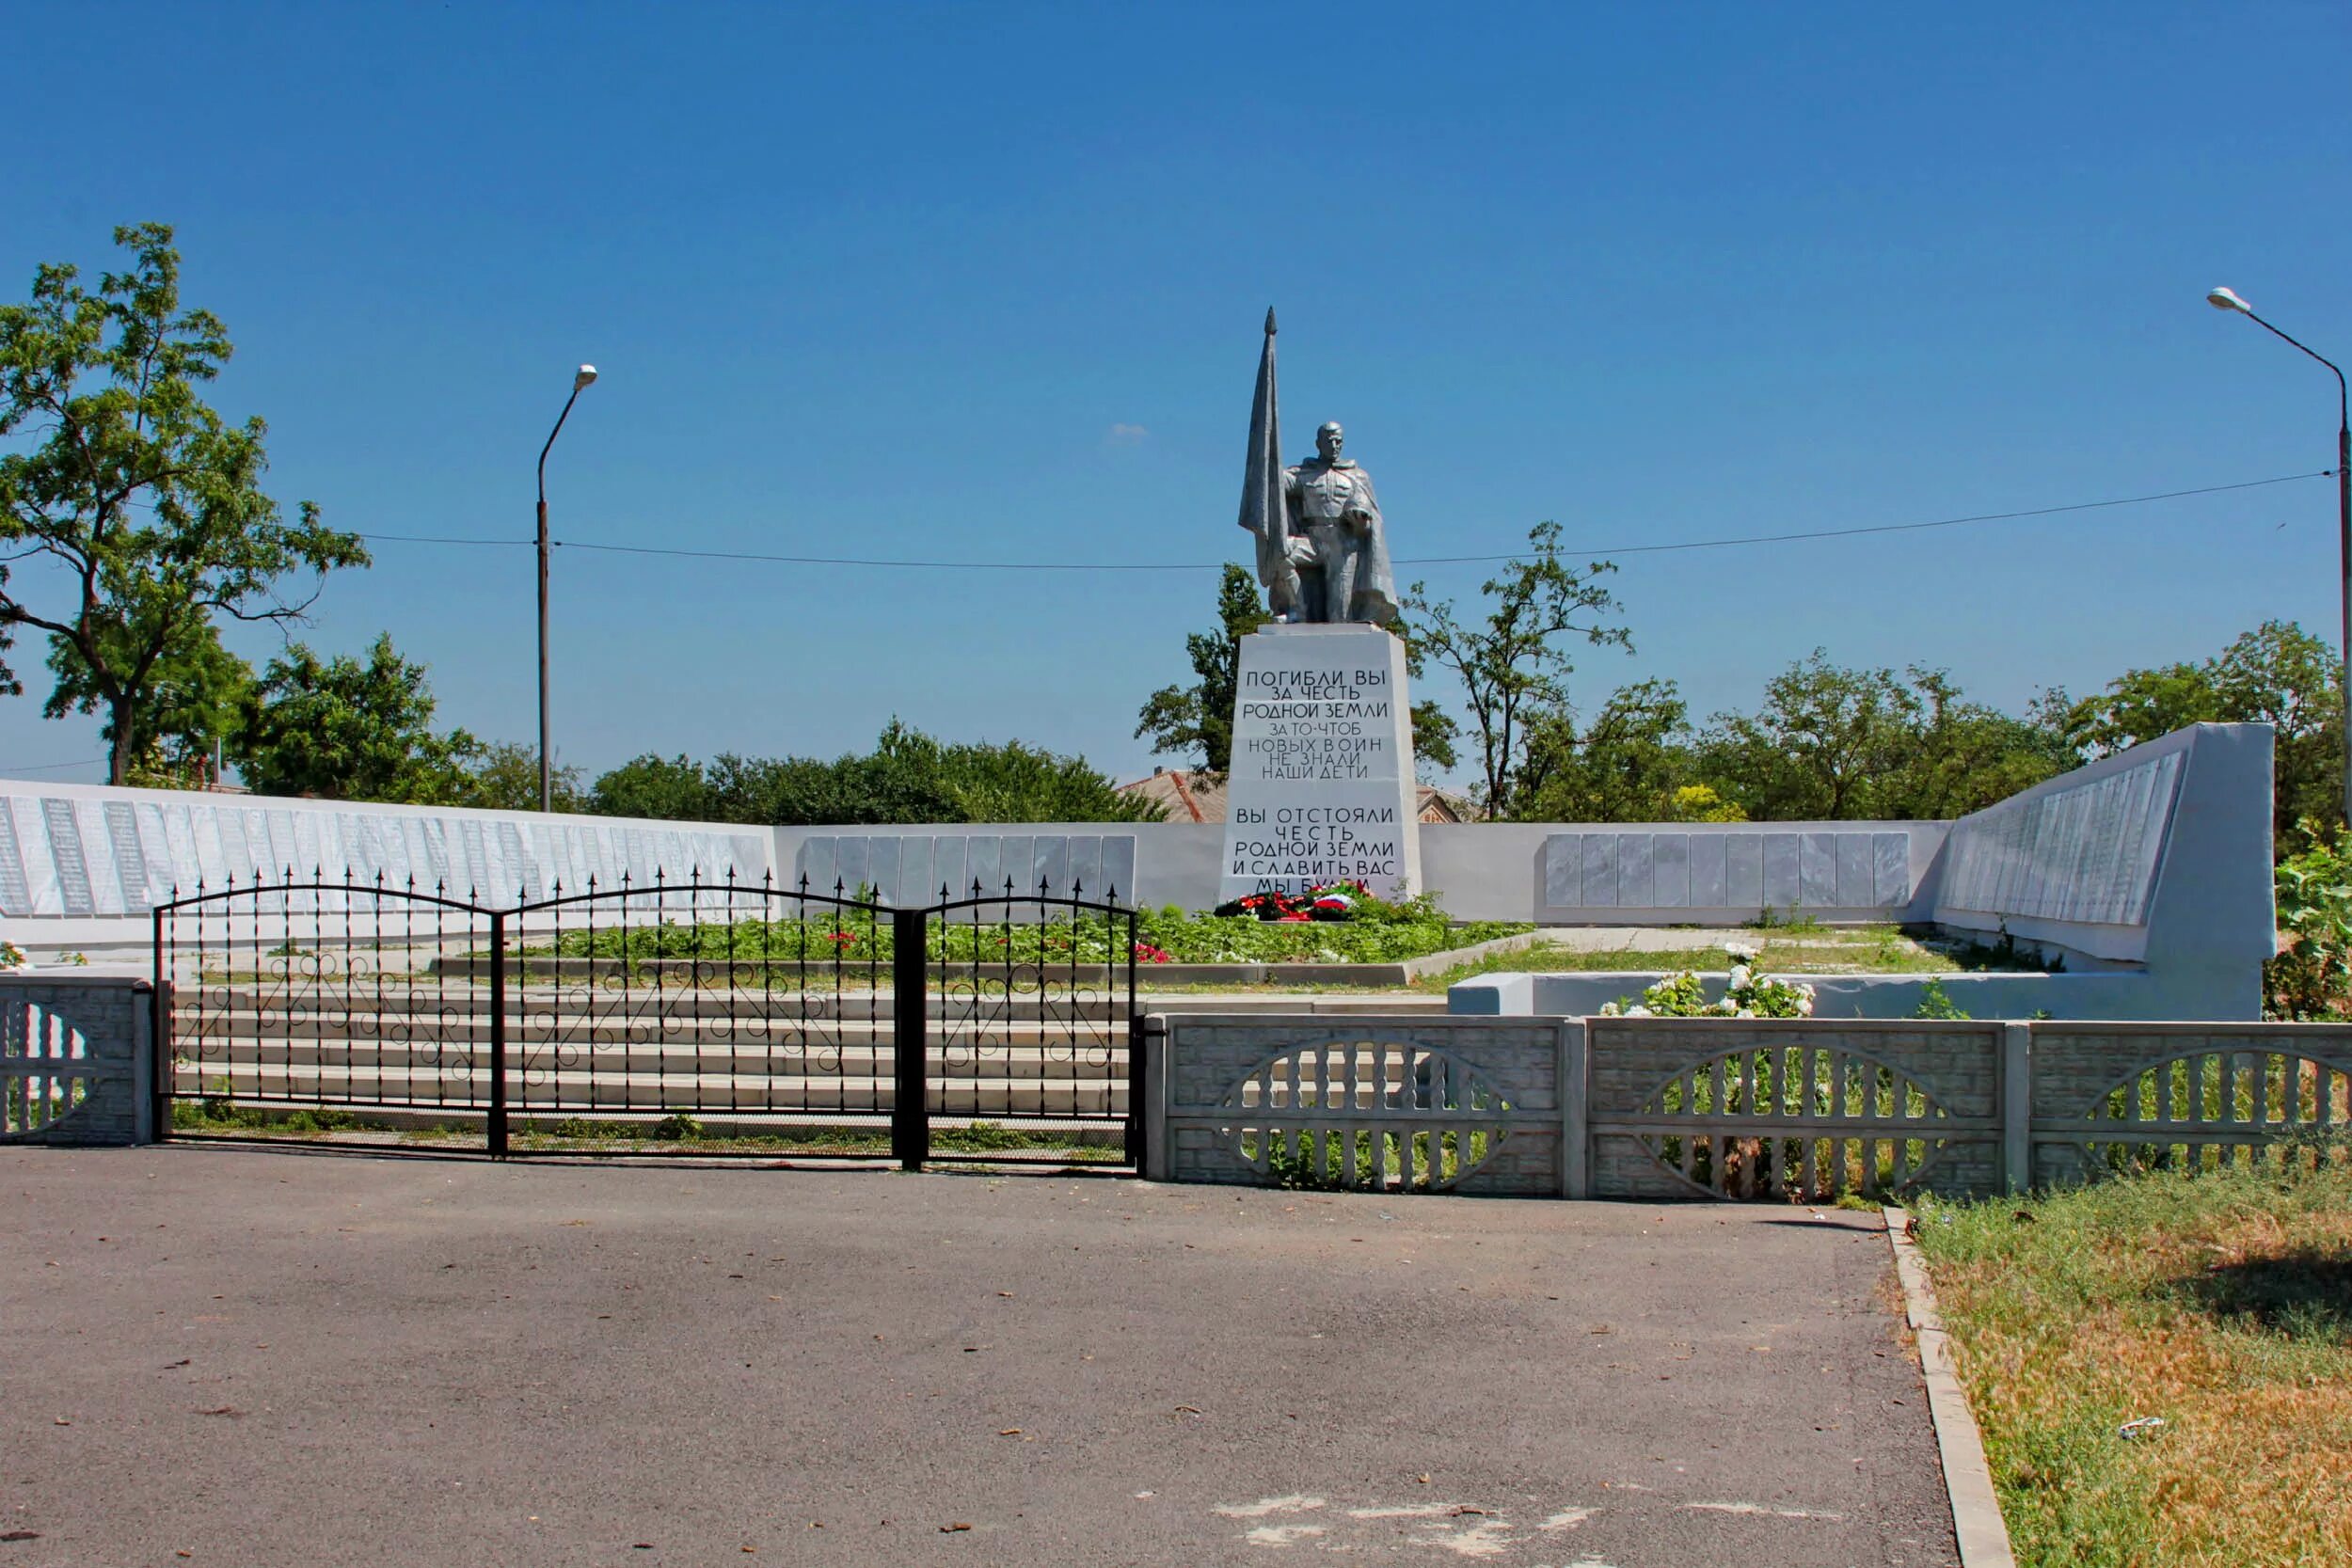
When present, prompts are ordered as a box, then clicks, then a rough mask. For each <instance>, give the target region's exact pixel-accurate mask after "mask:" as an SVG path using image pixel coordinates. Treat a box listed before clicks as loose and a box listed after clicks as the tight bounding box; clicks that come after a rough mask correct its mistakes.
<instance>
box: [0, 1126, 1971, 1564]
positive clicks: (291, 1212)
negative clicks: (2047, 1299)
mask: <svg viewBox="0 0 2352 1568" xmlns="http://www.w3.org/2000/svg"><path fill="white" fill-rule="evenodd" d="M0 1192H5V1193H6V1194H7V1195H8V1209H9V1223H8V1227H7V1228H6V1231H5V1238H6V1239H5V1240H4V1241H0V1354H4V1355H5V1357H6V1364H7V1365H8V1369H9V1372H8V1383H7V1388H8V1396H7V1398H6V1400H5V1402H0V1452H5V1453H6V1454H7V1455H8V1463H7V1465H6V1466H5V1479H4V1480H0V1535H12V1536H15V1537H17V1539H13V1540H0V1568H20V1565H27V1568H29V1565H35V1564H39V1565H43V1568H47V1565H52V1564H56V1565H81V1564H88V1565H92V1568H96V1565H105V1568H123V1565H134V1564H155V1565H157V1568H178V1565H180V1564H183V1563H188V1562H194V1563H197V1564H203V1563H207V1562H211V1563H219V1564H240V1565H247V1564H278V1563H285V1564H297V1563H298V1564H343V1563H350V1564H370V1565H376V1564H383V1563H394V1562H397V1563H402V1564H440V1563H448V1564H465V1565H468V1568H473V1565H478V1564H482V1563H487V1562H495V1563H501V1564H549V1565H555V1564H563V1565H567V1568H568V1565H583V1564H610V1565H615V1568H619V1565H627V1568H648V1565H653V1564H674V1565H683V1564H711V1563H718V1562H754V1563H756V1562H788V1563H853V1564H863V1563H884V1562H887V1563H894V1564H896V1563H923V1564H930V1563H956V1564H972V1565H978V1564H989V1565H995V1564H1015V1563H1017V1564H1022V1565H1041V1568H1054V1565H1060V1564H1070V1565H1073V1568H1074V1565H1080V1564H1084V1565H1089V1568H1095V1565H1102V1564H1126V1563H1131V1564H1203V1563H1219V1564H1221V1563H1263V1564H1274V1565H1279V1564H1281V1563H1286V1562H1291V1563H1310V1562H1314V1561H1318V1560H1324V1559H1325V1558H1326V1557H1332V1558H1337V1559H1340V1560H1345V1559H1347V1558H1348V1557H1350V1556H1351V1555H1352V1556H1354V1557H1357V1558H1364V1557H1369V1558H1371V1559H1374V1560H1379V1561H1383V1562H1395V1563H1457V1562H1461V1561H1464V1560H1476V1561H1484V1562H1491V1563H1495V1564H1506V1565H1535V1564H1545V1565H1552V1568H1565V1565H1569V1564H1576V1565H1580V1568H1604V1565H1607V1568H1648V1565H1652V1564H1656V1565H1661V1568H1663V1565H1667V1564H1675V1565H1681V1564H1690V1563H1700V1562H1749V1561H1753V1562H1772V1563H1774V1564H1795V1565H1805V1564H1820V1565H1837V1568H1851V1565H1853V1564H1864V1563H1869V1564H1889V1565H1900V1568H1926V1565H1948V1564H1952V1563H1955V1562H1956V1561H1957V1554H1956V1551H1955V1548H1954V1545H1953V1542H1952V1532H1951V1520H1950V1516H1949V1513H1948V1511H1947V1504H1946V1501H1945V1497H1944V1493H1943V1490H1942V1484H1941V1481H1940V1479H1939V1473H1938V1471H1937V1467H1936V1463H1937V1462H1936V1453H1935V1446H1934V1438H1933V1435H1932V1433H1931V1429H1930V1426H1929V1423H1928V1417H1927V1408H1926V1402H1925V1396H1924V1394H1923V1392H1922V1387H1921V1383H1920V1378H1919V1373H1918V1370H1917V1367H1916V1364H1915V1361H1914V1360H1913V1359H1912V1358H1911V1356H1910V1354H1909V1352H1908V1351H1907V1349H1906V1347H1905V1345H1904V1343H1903V1340H1902V1338H1900V1333H1901V1331H1900V1329H1899V1325H1898V1319H1897V1317H1896V1315H1895V1314H1896V1310H1897V1308H1896V1307H1895V1303H1896V1302H1897V1301H1898V1299H1899V1298H1898V1297H1896V1295H1895V1294H1894V1292H1893V1291H1892V1288H1891V1285H1890V1268H1889V1260H1888V1249H1887V1244H1886V1241H1885V1238H1884V1236H1883V1233H1882V1231H1881V1229H1880V1227H1879V1221H1878V1219H1877V1216H1875V1215H1873V1214H1860V1213H1844V1212H1834V1211H1833V1212H1821V1213H1819V1214H1817V1213H1815V1212H1810V1211H1807V1210H1804V1209H1802V1208H1796V1209H1791V1208H1787V1207H1779V1206H1774V1207H1737V1206H1729V1205H1685V1206H1674V1207H1664V1208H1661V1207H1654V1206H1635V1205H1617V1204H1568V1203H1558V1202H1540V1201H1511V1200H1494V1199H1470V1198H1447V1197H1420V1198H1413V1197H1402V1196H1373V1195H1354V1194H1347V1195H1336V1194H1335V1195H1325V1194H1312V1193H1289V1192H1269V1191H1259V1190H1248V1191H1242V1190H1236V1189H1232V1188H1216V1187H1197V1186H1187V1187H1177V1186H1160V1185H1152V1184H1148V1183H1143V1182H1138V1181H1133V1180H1109V1179H1104V1178H1083V1177H1080V1178H1064V1177H1041V1176H1036V1175H1025V1176H988V1175H979V1174H969V1173H957V1174H934V1175H922V1176H908V1175H903V1174H899V1173H897V1172H892V1171H884V1170H879V1169H871V1168H863V1169H860V1168H841V1167H831V1168H819V1169H810V1168H796V1169H777V1168H771V1167H769V1166H766V1165H764V1164H729V1165H725V1166H714V1165H707V1164H682V1163H661V1162H648V1163H644V1164H602V1165H597V1164H577V1163H556V1162H548V1163H532V1162H523V1161H517V1162H513V1163H510V1164H490V1163H488V1162H485V1161H480V1160H466V1159H448V1158H433V1157H417V1158H402V1157H390V1156H378V1155H365V1156H362V1155H353V1154H347V1153H336V1152H332V1151H328V1150H288V1151H280V1150H270V1149H247V1148H223V1147H201V1146H193V1145H184V1144H183V1145H172V1146H167V1147H164V1148H148V1149H124V1150H88V1151H79V1150H45V1149H14V1150H6V1151H0Z"/></svg>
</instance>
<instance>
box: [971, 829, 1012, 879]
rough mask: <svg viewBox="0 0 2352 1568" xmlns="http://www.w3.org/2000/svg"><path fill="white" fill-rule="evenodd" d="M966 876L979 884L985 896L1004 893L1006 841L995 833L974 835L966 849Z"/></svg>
mask: <svg viewBox="0 0 2352 1568" xmlns="http://www.w3.org/2000/svg"><path fill="white" fill-rule="evenodd" d="M964 875H965V876H966V877H968V878H970V879H972V880H973V881H976V882H977V883H979V884H980V891H981V892H982V893H984V894H993V893H998V892H1002V891H1003V889H1004V885H1005V841H1004V840H1003V839H1002V838H999V837H998V836H997V835H996V834H994V833H974V834H973V835H972V837H971V840H970V842H969V844H968V845H967V847H966V848H965V863H964Z"/></svg>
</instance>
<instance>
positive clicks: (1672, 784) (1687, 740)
mask: <svg viewBox="0 0 2352 1568" xmlns="http://www.w3.org/2000/svg"><path fill="white" fill-rule="evenodd" d="M1691 738H1692V733H1691V721H1690V705H1689V704H1687V703H1685V702H1684V701H1683V700H1682V696H1681V693H1680V692H1679V691H1678V690H1677V689H1676V687H1675V683H1674V682H1672V681H1664V680H1646V681H1641V682H1638V683H1636V684H1635V685H1632V686H1627V687H1620V688H1618V689H1616V690H1615V691H1613V692H1611V693H1610V694H1609V699H1608V701H1606V702H1604V703H1603V704H1601V705H1600V710H1599V711H1598V712H1597V713H1596V714H1594V716H1593V721H1592V722H1591V724H1589V725H1588V726H1586V727H1585V728H1584V730H1583V731H1582V733H1581V734H1580V733H1579V732H1578V728H1577V724H1576V721H1575V718H1574V716H1573V715H1571V714H1569V713H1568V712H1566V711H1565V709H1562V710H1554V711H1547V712H1544V713H1541V714H1538V715H1536V716H1535V718H1534V720H1533V721H1531V724H1530V727H1529V732H1528V743H1527V747H1526V752H1525V757H1524V760H1523V761H1522V763H1521V765H1520V769H1519V784H1518V792H1517V793H1518V805H1517V806H1516V808H1515V815H1517V816H1519V817H1520V818H1521V819H1522V820H1525V821H1530V822H1664V821H1676V820H1682V819H1681V818H1677V817H1676V816H1673V810H1674V801H1675V794H1676V791H1677V789H1679V788H1680V787H1682V785H1683V784H1684V782H1685V781H1686V780H1687V779H1689V777H1690V776H1691V772H1692V766H1693V759H1692V747H1691Z"/></svg>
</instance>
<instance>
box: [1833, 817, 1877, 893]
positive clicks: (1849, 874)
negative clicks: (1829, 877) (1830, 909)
mask: <svg viewBox="0 0 2352 1568" xmlns="http://www.w3.org/2000/svg"><path fill="white" fill-rule="evenodd" d="M1837 903H1838V907H1839V908H1841V909H1850V910H1867V909H1871V908H1874V907H1875V906H1876V905H1877V903H1878V877H1877V874H1876V873H1875V872H1874V871H1873V870H1872V869H1871V865H1870V835H1869V834H1868V833H1839V834H1838V835H1837Z"/></svg>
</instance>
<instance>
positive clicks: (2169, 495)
mask: <svg viewBox="0 0 2352 1568" xmlns="http://www.w3.org/2000/svg"><path fill="white" fill-rule="evenodd" d="M2335 473H2336V471H2335V470H2334V469H2333V468H2322V469H2320V470H2319V471H2318V472H2316V473H2303V474H2280V475H2277V476H2275V477H2273V478H2270V479H2249V480H2245V481H2242V482H2241V483H2235V484H2203V485H2199V486H2197V487H2196V488H2194V489H2189V490H2160V491H2156V492H2154V493H2153V494H2150V495H2144V496H2115V497H2110V498H2109V499H2106V500H2095V501H2070V502H2068V503H2067V504H2065V505H2063V506H2034V507H2026V508H2023V509H2021V510H2019V511H2015V512H1979V513H1972V514H1970V515H1967V516H1964V517H1937V518H1934V519H1931V520H1930V521H1927V522H1918V523H1871V524H1867V525H1866V526H1863V527H1860V528H1826V529H1807V530H1804V531H1800V532H1793V533H1751V534H1740V535H1738V536H1735V537H1732V538H1728V539H1686V540H1680V541H1676V542H1672V543H1668V544H1661V545H1608V546H1593V545H1578V546H1574V547H1573V549H1572V551H1571V553H1573V554H1577V555H1591V556H1616V555H1652V554H1660V553H1663V552H1666V551H1672V550H1721V549H1734V548H1738V547H1740V546H1749V545H1788V544H1796V543H1800V542H1803V541H1805V540H1810V539H1853V538H1858V537H1860V536H1862V535H1864V534H1871V533H1915V532H1918V531H1923V530H1926V529H1938V528H1959V527H1962V526H1963V525H1965V524H1970V523H2005V522H2015V521H2017V520H2019V519H2021V518H2026V517H2055V516H2058V515H2062V514H2065V513H2071V512H2099V511H2105V510H2108V509H2111V508H2114V507H2121V506H2147V505H2151V504H2153V503H2154V502H2157V501H2169V500H2182V499H2186V498H2188V497H2191V496H2217V495H2221V494H2224V493H2225V492H2228V491H2232V490H2259V489H2262V488H2263V487H2265V486H2266V485H2272V484H2294V483H2299V482H2301V481H2303V480H2311V479H2333V478H2334V477H2335ZM360 537H361V538H363V539H367V540H370V541H384V542H387V543H394V544H403V545H488V546H501V545H506V546H530V545H532V544H534V543H535V541H533V540H530V539H460V538H453V537H450V536H447V535H437V534H415V533H363V534H361V535H360ZM554 544H555V545H556V546H557V547H558V548H560V549H567V550H594V551H597V552H600V553H603V554H608V555H653V556H672V557H676V558H679V559H682V560H689V561H755V562H770V563H772V564H775V565H780V566H873V567H883V568H894V569H899V570H916V571H956V572H1214V571H1217V570H1219V569H1220V568H1221V567H1222V566H1223V565H1224V562H1216V561H903V560H891V559H885V558H882V557H879V556H846V555H780V554H771V553H769V552H766V551H761V550H690V549H679V548H675V547H665V546H657V545H608V544H600V543H596V542H594V541H591V540H586V539H559V540H556V541H554ZM1526 557H1527V552H1526V551H1524V550H1513V551H1508V552H1505V553H1503V554H1502V555H1422V556H1400V557H1399V558H1398V559H1397V561H1396V564H1397V565H1399V566H1461V565H1479V564H1487V563H1492V562H1508V561H1523V560H1525V559H1526Z"/></svg>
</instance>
